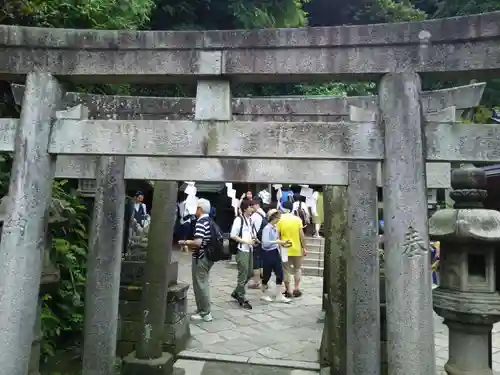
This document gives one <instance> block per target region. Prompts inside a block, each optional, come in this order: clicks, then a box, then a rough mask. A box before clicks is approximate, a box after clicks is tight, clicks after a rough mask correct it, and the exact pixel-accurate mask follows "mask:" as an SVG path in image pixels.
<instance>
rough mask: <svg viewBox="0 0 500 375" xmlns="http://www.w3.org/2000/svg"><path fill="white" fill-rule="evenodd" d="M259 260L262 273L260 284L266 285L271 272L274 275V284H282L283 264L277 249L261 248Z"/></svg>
mask: <svg viewBox="0 0 500 375" xmlns="http://www.w3.org/2000/svg"><path fill="white" fill-rule="evenodd" d="M261 260H262V268H263V270H262V273H263V274H264V276H263V279H262V284H264V285H267V283H268V282H269V279H270V278H271V274H272V273H273V272H274V274H275V275H276V284H277V285H281V284H283V264H282V263H281V255H280V253H279V251H278V249H274V250H269V251H266V250H263V251H262V252H261Z"/></svg>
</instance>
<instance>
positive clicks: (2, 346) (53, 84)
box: [0, 71, 63, 375]
mask: <svg viewBox="0 0 500 375" xmlns="http://www.w3.org/2000/svg"><path fill="white" fill-rule="evenodd" d="M26 84H27V86H26V95H25V98H24V100H23V110H22V112H21V119H20V121H19V126H18V128H17V131H16V136H15V152H14V161H13V165H12V174H11V177H10V183H9V198H8V201H7V202H6V204H7V208H8V209H7V215H6V217H5V221H4V224H3V230H2V238H1V244H0V253H1V254H2V262H1V264H0V332H1V334H0V363H1V366H2V372H4V373H5V374H9V375H25V374H26V373H27V371H28V362H29V356H30V350H31V345H32V341H33V338H34V332H33V327H34V324H35V321H36V315H37V313H38V311H37V305H38V292H39V288H40V280H41V274H42V261H43V251H44V247H45V244H46V241H45V232H46V227H47V223H48V211H49V206H50V201H51V195H52V178H53V176H54V170H55V159H54V158H53V157H51V156H50V155H49V154H48V153H47V144H48V143H47V142H48V141H49V137H50V130H51V123H52V121H53V120H54V117H55V111H56V110H57V109H58V108H57V106H58V105H59V104H60V101H61V99H62V95H63V90H62V88H61V86H60V84H59V83H58V82H57V80H56V79H55V78H54V77H52V76H51V75H50V74H47V73H41V72H38V71H37V72H34V73H30V74H28V76H27V79H26Z"/></svg>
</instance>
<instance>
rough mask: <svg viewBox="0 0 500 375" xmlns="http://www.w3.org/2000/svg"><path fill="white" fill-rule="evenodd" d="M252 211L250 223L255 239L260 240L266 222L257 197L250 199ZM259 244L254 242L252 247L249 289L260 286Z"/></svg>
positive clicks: (260, 263)
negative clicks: (251, 269)
mask: <svg viewBox="0 0 500 375" xmlns="http://www.w3.org/2000/svg"><path fill="white" fill-rule="evenodd" d="M252 208H253V213H252V216H250V219H251V220H252V225H253V227H254V229H255V233H256V235H257V239H258V240H259V241H262V229H264V226H265V225H266V224H267V222H266V219H265V218H266V213H265V212H264V210H263V209H262V208H261V207H260V201H259V200H258V199H254V200H253V201H252ZM261 253H262V249H261V245H260V244H255V245H254V247H253V254H252V257H253V272H252V273H253V276H252V279H251V280H250V282H249V283H248V287H249V288H251V289H259V288H260V286H261V279H262V259H261Z"/></svg>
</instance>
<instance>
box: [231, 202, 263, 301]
mask: <svg viewBox="0 0 500 375" xmlns="http://www.w3.org/2000/svg"><path fill="white" fill-rule="evenodd" d="M252 203H253V202H252V201H249V200H243V201H242V202H241V215H238V216H236V217H235V218H234V221H233V225H232V227H231V237H230V249H231V252H232V253H233V254H235V255H236V263H237V265H238V280H237V285H236V288H235V289H234V291H233V293H231V297H233V298H234V299H235V300H236V301H238V303H239V304H240V306H241V307H243V308H245V309H251V308H252V305H251V304H250V302H249V301H248V299H247V298H246V285H247V283H248V281H249V280H250V278H251V277H252V271H253V254H252V252H253V248H254V246H255V244H257V243H258V239H257V234H256V232H255V228H254V226H253V223H252V219H251V218H250V216H252V213H253V205H252Z"/></svg>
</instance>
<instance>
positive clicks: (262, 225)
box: [254, 212, 269, 242]
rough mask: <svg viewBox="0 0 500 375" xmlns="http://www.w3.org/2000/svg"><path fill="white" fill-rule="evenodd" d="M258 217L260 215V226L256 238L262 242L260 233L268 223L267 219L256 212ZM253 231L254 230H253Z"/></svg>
mask: <svg viewBox="0 0 500 375" xmlns="http://www.w3.org/2000/svg"><path fill="white" fill-rule="evenodd" d="M257 214H258V215H260V217H261V218H262V224H261V225H260V228H259V230H258V231H257V238H258V239H259V241H261V242H262V232H263V231H264V228H265V226H266V225H267V224H268V223H269V222H268V221H267V219H266V218H265V216H264V215H262V214H261V213H259V212H257ZM254 229H255V228H254Z"/></svg>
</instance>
